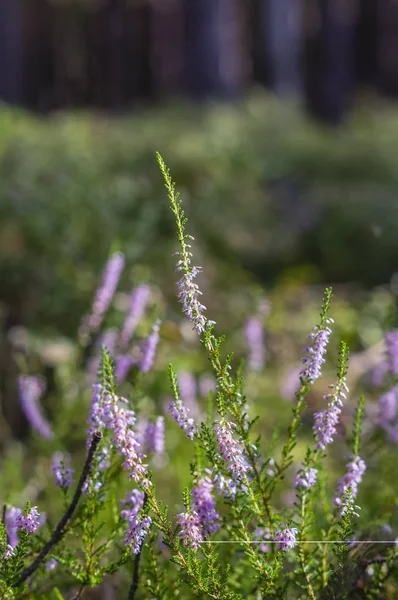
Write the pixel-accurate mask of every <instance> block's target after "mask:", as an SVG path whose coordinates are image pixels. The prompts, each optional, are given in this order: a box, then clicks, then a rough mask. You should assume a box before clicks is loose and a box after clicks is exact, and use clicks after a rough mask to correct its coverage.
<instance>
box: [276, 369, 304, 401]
mask: <svg viewBox="0 0 398 600" xmlns="http://www.w3.org/2000/svg"><path fill="white" fill-rule="evenodd" d="M300 373H301V368H298V369H297V368H295V369H290V370H289V371H288V372H287V373H286V374H285V375H284V377H283V382H282V384H281V387H280V395H281V397H282V398H283V399H284V400H290V401H292V400H294V398H295V395H296V392H297V390H298V389H299V387H300Z"/></svg>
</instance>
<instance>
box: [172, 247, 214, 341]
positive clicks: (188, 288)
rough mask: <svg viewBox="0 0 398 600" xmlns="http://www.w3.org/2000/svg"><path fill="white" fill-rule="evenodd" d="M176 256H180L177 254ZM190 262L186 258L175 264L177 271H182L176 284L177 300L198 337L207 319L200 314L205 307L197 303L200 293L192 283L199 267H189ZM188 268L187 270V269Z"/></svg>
mask: <svg viewBox="0 0 398 600" xmlns="http://www.w3.org/2000/svg"><path fill="white" fill-rule="evenodd" d="M177 254H180V253H179V252H177ZM190 264H191V260H190V258H189V257H186V259H185V261H184V260H179V261H178V262H177V271H184V274H183V276H182V277H181V279H180V281H179V282H178V284H177V285H178V288H179V290H180V292H179V294H178V298H179V300H180V302H181V303H182V305H183V311H184V313H185V314H186V316H187V317H188V319H189V320H190V321H191V323H193V324H194V329H195V331H196V332H197V333H198V334H199V335H200V334H201V333H202V332H203V331H204V330H205V328H206V324H207V319H206V317H205V316H204V315H203V314H202V313H203V311H205V310H206V307H205V306H203V304H201V303H200V301H199V296H201V295H202V292H201V291H200V290H199V286H198V285H197V284H196V283H194V279H195V277H196V276H197V275H198V273H199V272H200V271H201V267H191V266H190ZM187 267H188V268H187Z"/></svg>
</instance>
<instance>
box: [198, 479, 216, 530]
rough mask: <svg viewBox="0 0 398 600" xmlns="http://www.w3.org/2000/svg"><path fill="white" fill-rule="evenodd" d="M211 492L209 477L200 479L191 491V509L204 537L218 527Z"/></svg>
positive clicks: (211, 484)
mask: <svg viewBox="0 0 398 600" xmlns="http://www.w3.org/2000/svg"><path fill="white" fill-rule="evenodd" d="M212 491H213V483H212V481H211V479H210V478H209V477H203V478H202V479H200V480H199V481H198V483H197V485H196V486H195V487H194V488H193V489H192V509H193V512H194V513H196V514H197V515H198V517H199V521H200V525H201V527H202V530H203V535H204V536H207V535H210V534H211V533H214V532H215V531H217V529H219V527H220V524H219V520H220V517H219V515H218V513H217V511H216V503H215V500H214V497H213V494H212Z"/></svg>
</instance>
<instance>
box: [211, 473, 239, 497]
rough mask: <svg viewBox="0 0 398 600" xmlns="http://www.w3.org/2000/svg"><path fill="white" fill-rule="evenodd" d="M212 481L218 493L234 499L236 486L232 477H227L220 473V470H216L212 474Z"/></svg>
mask: <svg viewBox="0 0 398 600" xmlns="http://www.w3.org/2000/svg"><path fill="white" fill-rule="evenodd" d="M213 483H214V487H215V488H216V490H217V492H218V494H220V495H222V496H224V497H225V498H230V499H231V500H232V501H234V500H235V497H236V492H237V486H236V483H235V482H234V481H233V480H232V479H227V478H226V477H224V475H223V474H222V473H220V471H218V472H217V473H216V474H215V475H214V476H213Z"/></svg>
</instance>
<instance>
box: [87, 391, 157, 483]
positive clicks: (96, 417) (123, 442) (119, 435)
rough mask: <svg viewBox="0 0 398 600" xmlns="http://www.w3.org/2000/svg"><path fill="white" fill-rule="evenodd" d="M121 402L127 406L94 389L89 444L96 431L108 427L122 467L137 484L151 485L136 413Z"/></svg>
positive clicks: (117, 398) (111, 396)
mask: <svg viewBox="0 0 398 600" xmlns="http://www.w3.org/2000/svg"><path fill="white" fill-rule="evenodd" d="M122 403H123V404H127V400H126V399H125V398H122V397H119V396H113V395H111V394H105V395H104V396H103V398H102V397H101V386H100V385H99V384H96V385H95V386H94V394H93V400H92V405H91V414H90V418H89V434H88V439H89V443H90V440H91V439H92V435H93V433H94V431H95V430H96V429H100V430H101V429H103V428H105V427H106V428H108V429H110V430H112V431H113V434H114V436H113V440H112V445H113V446H114V448H115V449H116V450H117V451H118V453H119V454H120V455H121V456H123V457H124V462H123V466H124V468H125V469H126V470H127V471H129V477H130V478H131V479H134V481H141V483H143V484H144V483H145V485H150V482H149V481H148V480H147V479H144V477H145V476H146V474H147V472H148V466H147V465H145V464H144V463H143V459H144V458H145V455H144V454H142V453H141V452H140V451H139V449H140V444H139V442H138V440H137V439H136V435H135V433H134V431H133V429H132V427H133V425H134V424H135V422H136V418H135V413H134V411H133V410H130V409H128V408H124V407H123V406H121V404H122ZM106 460H107V457H106ZM104 468H106V467H104Z"/></svg>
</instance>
